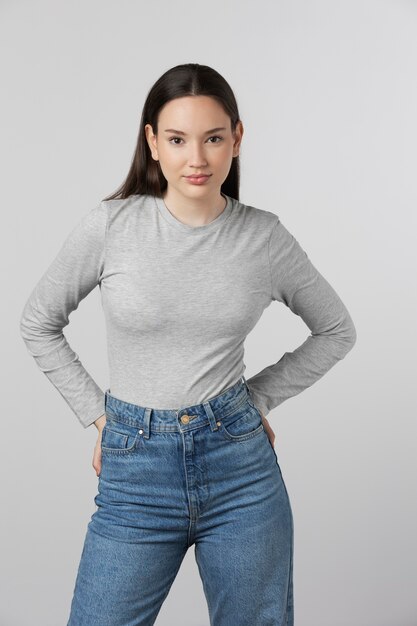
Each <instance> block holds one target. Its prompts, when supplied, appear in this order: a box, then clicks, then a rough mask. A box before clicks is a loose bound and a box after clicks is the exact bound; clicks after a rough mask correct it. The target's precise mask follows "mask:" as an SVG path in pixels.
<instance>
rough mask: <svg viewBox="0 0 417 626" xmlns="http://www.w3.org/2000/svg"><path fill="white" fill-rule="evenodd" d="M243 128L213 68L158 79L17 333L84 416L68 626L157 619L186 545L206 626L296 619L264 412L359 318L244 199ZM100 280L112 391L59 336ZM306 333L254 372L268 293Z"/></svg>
mask: <svg viewBox="0 0 417 626" xmlns="http://www.w3.org/2000/svg"><path fill="white" fill-rule="evenodd" d="M242 136H243V125H242V122H241V120H240V117H239V112H238V107H237V103H236V100H235V97H234V95H233V92H232V90H231V88H230V86H229V85H228V83H227V82H226V81H225V79H224V78H223V77H222V76H221V75H219V74H218V73H217V72H216V71H215V70H213V69H211V68H210V67H207V66H205V65H199V64H197V63H189V64H185V65H178V66H176V67H173V68H172V69H170V70H169V71H167V72H166V73H164V74H163V75H162V76H161V77H160V78H159V80H157V82H156V83H155V84H154V86H153V87H152V88H151V90H150V92H149V94H148V96H147V99H146V102H145V105H144V109H143V113H142V118H141V122H140V129H139V137H138V142H137V146H136V150H135V155H134V158H133V162H132V165H131V168H130V171H129V173H128V175H127V178H126V180H125V182H124V184H123V185H122V186H121V188H120V189H119V190H118V191H117V192H116V193H115V194H114V195H112V196H110V197H108V198H106V199H104V200H103V201H101V202H100V203H99V204H98V205H97V206H95V207H94V208H93V209H91V210H90V211H89V212H88V213H87V214H86V215H85V216H84V217H83V218H82V219H81V220H80V221H79V223H78V224H77V225H76V226H75V228H74V229H73V230H72V232H71V233H70V234H69V236H68V237H67V239H66V241H65V242H64V244H63V246H62V248H61V250H60V251H59V253H58V255H57V256H56V258H55V259H54V261H53V262H52V264H51V265H50V267H49V268H48V270H47V271H46V273H45V274H44V275H43V277H42V278H41V279H40V281H39V282H38V284H37V285H36V287H35V289H34V290H33V292H32V293H31V295H30V297H29V299H28V301H27V303H26V305H25V307H24V310H23V313H22V317H21V334H22V337H23V339H24V341H25V343H26V346H27V348H28V351H29V352H30V354H32V356H33V357H34V359H35V360H36V362H37V365H38V366H39V368H40V369H41V370H42V371H43V372H44V373H45V374H46V376H47V377H48V378H49V380H50V381H51V382H52V383H53V385H54V386H55V387H56V388H57V390H58V391H59V392H60V394H61V395H62V396H63V398H64V399H65V400H66V402H67V403H68V404H69V406H70V407H71V409H72V410H73V412H74V413H75V415H76V416H77V418H78V420H79V422H80V423H81V425H82V426H83V427H85V428H87V427H88V426H90V425H91V424H95V426H96V427H97V429H98V439H97V444H96V446H95V451H94V456H93V466H94V468H95V470H96V472H97V475H98V476H99V480H98V494H97V495H96V496H95V500H94V501H95V504H96V507H97V509H96V511H95V512H94V514H93V515H92V517H91V521H90V522H89V524H88V529H87V533H86V537H85V543H84V547H83V551H82V555H81V560H80V564H79V569H78V574H77V579H76V583H75V588H74V595H73V599H72V605H71V612H70V617H69V621H68V625H67V626H105V625H108V626H142V625H143V626H149V625H151V624H154V622H155V620H156V617H157V615H158V612H159V610H160V608H161V606H162V603H163V601H164V599H165V598H166V596H167V594H168V592H169V589H170V587H171V585H172V583H173V581H174V579H175V576H176V574H177V572H178V569H179V567H180V565H181V562H182V560H183V558H184V556H185V554H186V552H187V550H188V548H189V547H190V546H192V545H193V544H194V545H195V558H196V561H197V564H198V569H199V573H200V576H201V579H202V583H203V588H204V593H205V596H206V598H207V604H208V610H209V615H210V624H211V625H212V626H272V625H276V626H284V625H286V626H289V625H292V624H293V623H294V605H293V518H292V511H291V506H290V502H289V498H288V494H287V490H286V487H285V484H284V481H283V478H282V475H281V471H280V467H279V464H278V458H277V455H276V453H275V450H274V445H273V444H274V433H273V431H272V429H271V427H270V425H269V423H268V420H267V418H266V416H267V415H268V413H269V412H270V411H272V409H274V408H276V407H277V406H278V405H279V404H281V403H282V402H284V401H285V400H287V399H288V398H290V397H292V396H295V395H296V394H299V393H300V392H301V391H303V390H304V389H306V388H307V387H309V386H310V385H312V384H313V383H314V382H316V381H317V380H318V379H320V378H321V377H322V376H323V375H324V374H325V373H326V372H327V371H328V370H329V369H330V368H331V367H333V366H334V365H335V364H336V363H337V362H338V361H339V360H340V359H342V358H344V357H345V355H346V354H347V353H348V352H349V350H350V349H351V348H352V347H353V345H354V343H355V341H356V331H355V327H354V324H353V322H352V319H351V317H350V315H349V313H348V311H347V309H346V307H345V305H344V304H343V302H342V301H341V299H340V298H339V296H338V295H337V293H336V292H335V290H334V289H333V288H332V287H331V286H330V284H329V283H328V282H327V281H326V279H325V278H324V277H323V276H322V275H321V274H320V272H319V271H318V270H317V269H316V268H315V266H314V265H313V264H312V263H311V261H310V260H309V258H308V256H307V254H306V253H305V252H304V250H303V249H302V248H301V246H300V244H299V243H298V241H297V240H296V239H295V238H294V236H293V235H292V234H291V233H290V232H289V231H288V230H287V229H286V228H285V226H284V225H283V223H282V222H281V220H280V218H279V216H277V215H276V214H275V213H274V212H272V211H268V210H265V209H260V208H256V207H253V206H250V205H246V204H244V203H242V202H241V201H240V200H239V150H240V146H241V141H242ZM96 285H99V287H100V290H101V297H102V303H103V310H104V315H105V320H106V328H107V337H108V356H109V371H110V386H109V388H108V389H107V390H106V391H105V392H103V391H102V390H101V389H100V387H99V386H98V385H97V383H96V382H95V381H94V379H93V378H92V377H91V375H90V374H89V373H88V372H87V371H86V369H85V368H84V367H83V365H82V363H81V361H80V360H79V358H78V355H77V354H76V353H75V352H74V351H73V350H72V349H71V347H70V345H69V344H68V342H67V340H66V338H65V336H64V334H63V328H64V327H65V326H66V325H67V324H68V323H69V320H68V317H69V314H70V313H71V312H72V311H73V310H75V309H76V308H77V306H78V304H79V302H80V301H81V300H82V299H83V298H85V297H86V296H87V294H88V293H89V292H90V291H91V290H92V289H94V287H96ZM274 300H276V301H279V302H281V303H283V304H285V305H286V306H287V307H288V308H289V309H290V310H291V311H292V312H293V313H294V314H296V315H299V316H300V317H301V318H302V319H303V321H304V322H305V323H306V325H307V326H308V328H309V329H310V331H311V335H310V336H309V337H308V338H307V339H306V340H305V341H304V342H303V343H302V344H301V345H300V346H299V347H297V349H296V350H294V352H286V353H285V354H284V355H283V356H282V357H281V358H280V359H279V360H278V361H277V362H276V363H273V364H271V365H268V366H266V367H265V368H264V369H263V370H262V371H260V372H259V373H257V374H256V375H255V376H252V377H251V378H250V379H248V380H246V379H245V376H244V370H245V364H244V361H243V357H244V341H245V338H246V336H247V334H248V333H249V332H250V331H251V330H252V329H253V328H254V326H255V324H256V323H257V322H258V320H259V318H260V317H261V315H262V313H263V311H264V309H265V308H266V307H267V306H269V304H270V303H271V302H272V301H274Z"/></svg>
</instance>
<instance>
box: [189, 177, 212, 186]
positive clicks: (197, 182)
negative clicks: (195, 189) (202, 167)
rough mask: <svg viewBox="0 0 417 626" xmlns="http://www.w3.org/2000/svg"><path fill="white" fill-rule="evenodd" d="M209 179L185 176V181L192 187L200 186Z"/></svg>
mask: <svg viewBox="0 0 417 626" xmlns="http://www.w3.org/2000/svg"><path fill="white" fill-rule="evenodd" d="M209 178H210V176H209V175H207V176H186V177H185V179H186V180H188V182H189V183H191V184H193V185H201V184H203V183H205V182H206V180H208V179H209Z"/></svg>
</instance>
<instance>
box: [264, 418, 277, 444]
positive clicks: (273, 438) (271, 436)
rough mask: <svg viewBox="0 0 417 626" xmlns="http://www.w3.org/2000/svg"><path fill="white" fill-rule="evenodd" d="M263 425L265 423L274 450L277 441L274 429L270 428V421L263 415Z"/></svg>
mask: <svg viewBox="0 0 417 626" xmlns="http://www.w3.org/2000/svg"><path fill="white" fill-rule="evenodd" d="M261 415H262V413H261ZM262 423H263V425H264V428H265V430H266V434H267V435H268V439H269V441H270V443H271V446H272V447H273V448H274V447H275V444H274V441H275V433H274V431H273V430H272V428H271V426H270V424H269V422H268V420H267V419H266V417H264V416H263V415H262Z"/></svg>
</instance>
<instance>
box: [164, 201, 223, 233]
mask: <svg viewBox="0 0 417 626" xmlns="http://www.w3.org/2000/svg"><path fill="white" fill-rule="evenodd" d="M221 195H222V196H223V198H225V200H226V206H225V208H224V209H223V211H222V212H221V213H220V214H219V215H218V216H217V217H216V218H214V220H212V221H211V222H209V223H208V224H201V225H200V226H191V225H190V224H184V222H180V220H178V219H177V218H176V217H174V215H173V214H172V213H171V211H169V209H168V207H167V206H166V204H165V202H164V199H163V198H160V197H159V196H154V198H155V203H156V206H157V207H158V210H159V212H160V214H161V215H162V217H163V218H164V219H165V220H166V221H167V222H169V224H171V226H174V227H175V228H176V229H177V230H180V231H182V232H183V233H188V234H190V235H199V234H200V233H206V232H208V231H213V230H216V229H217V228H219V226H221V225H222V224H223V222H224V221H225V220H226V219H227V218H228V217H229V215H230V213H231V211H232V198H231V197H230V196H227V195H226V194H225V193H222V192H221Z"/></svg>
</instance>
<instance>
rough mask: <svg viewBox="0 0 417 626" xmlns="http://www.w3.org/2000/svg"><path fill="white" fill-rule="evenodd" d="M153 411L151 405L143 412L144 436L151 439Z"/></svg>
mask: <svg viewBox="0 0 417 626" xmlns="http://www.w3.org/2000/svg"><path fill="white" fill-rule="evenodd" d="M151 412H152V408H151V407H146V408H145V412H144V414H143V425H142V428H143V435H142V436H143V437H145V438H146V439H149V436H150V430H151V429H150V418H151Z"/></svg>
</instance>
